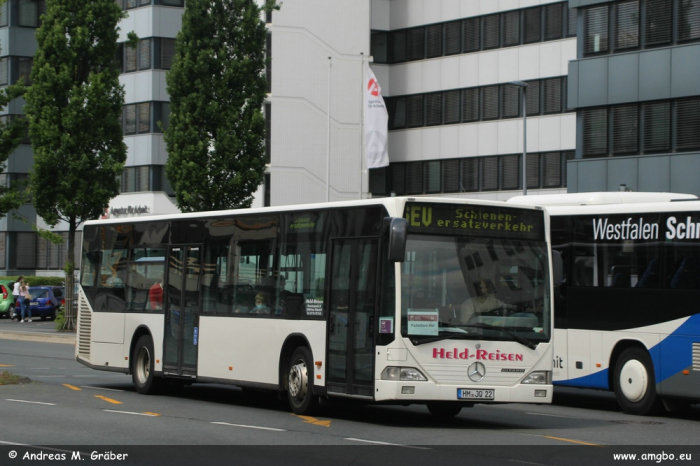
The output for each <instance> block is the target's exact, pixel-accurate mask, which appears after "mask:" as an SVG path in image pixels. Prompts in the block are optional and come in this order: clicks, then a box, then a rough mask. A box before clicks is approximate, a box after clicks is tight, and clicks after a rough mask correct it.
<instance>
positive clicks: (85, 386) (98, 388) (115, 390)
mask: <svg viewBox="0 0 700 466" xmlns="http://www.w3.org/2000/svg"><path fill="white" fill-rule="evenodd" d="M80 388H91V389H93V390H105V391H108V392H123V391H125V390H118V389H116V388H102V387H91V386H89V385H81V386H80Z"/></svg>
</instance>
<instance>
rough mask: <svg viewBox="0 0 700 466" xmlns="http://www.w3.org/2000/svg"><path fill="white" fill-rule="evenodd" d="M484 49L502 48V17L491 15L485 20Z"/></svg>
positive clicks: (484, 18) (485, 17)
mask: <svg viewBox="0 0 700 466" xmlns="http://www.w3.org/2000/svg"><path fill="white" fill-rule="evenodd" d="M482 19H483V25H484V49H485V50H486V49H495V48H498V47H500V46H501V16H500V15H489V16H484V17H483V18H482Z"/></svg>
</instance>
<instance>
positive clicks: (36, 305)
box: [29, 303, 39, 306]
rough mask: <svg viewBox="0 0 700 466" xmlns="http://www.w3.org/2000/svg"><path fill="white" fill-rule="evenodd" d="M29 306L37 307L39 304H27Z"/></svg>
mask: <svg viewBox="0 0 700 466" xmlns="http://www.w3.org/2000/svg"><path fill="white" fill-rule="evenodd" d="M29 305H30V306H38V305H39V303H29Z"/></svg>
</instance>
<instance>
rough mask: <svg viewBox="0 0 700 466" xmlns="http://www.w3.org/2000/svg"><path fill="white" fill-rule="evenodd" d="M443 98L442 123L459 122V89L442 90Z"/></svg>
mask: <svg viewBox="0 0 700 466" xmlns="http://www.w3.org/2000/svg"><path fill="white" fill-rule="evenodd" d="M443 98H444V104H443V114H442V121H443V123H444V124H446V125H447V124H450V123H459V91H447V92H444V93H443Z"/></svg>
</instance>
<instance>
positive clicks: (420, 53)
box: [407, 27, 425, 60]
mask: <svg viewBox="0 0 700 466" xmlns="http://www.w3.org/2000/svg"><path fill="white" fill-rule="evenodd" d="M407 34H408V38H407V40H408V59H409V60H422V59H424V58H425V28H422V27H421V28H412V29H409V30H408V32H407Z"/></svg>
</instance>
